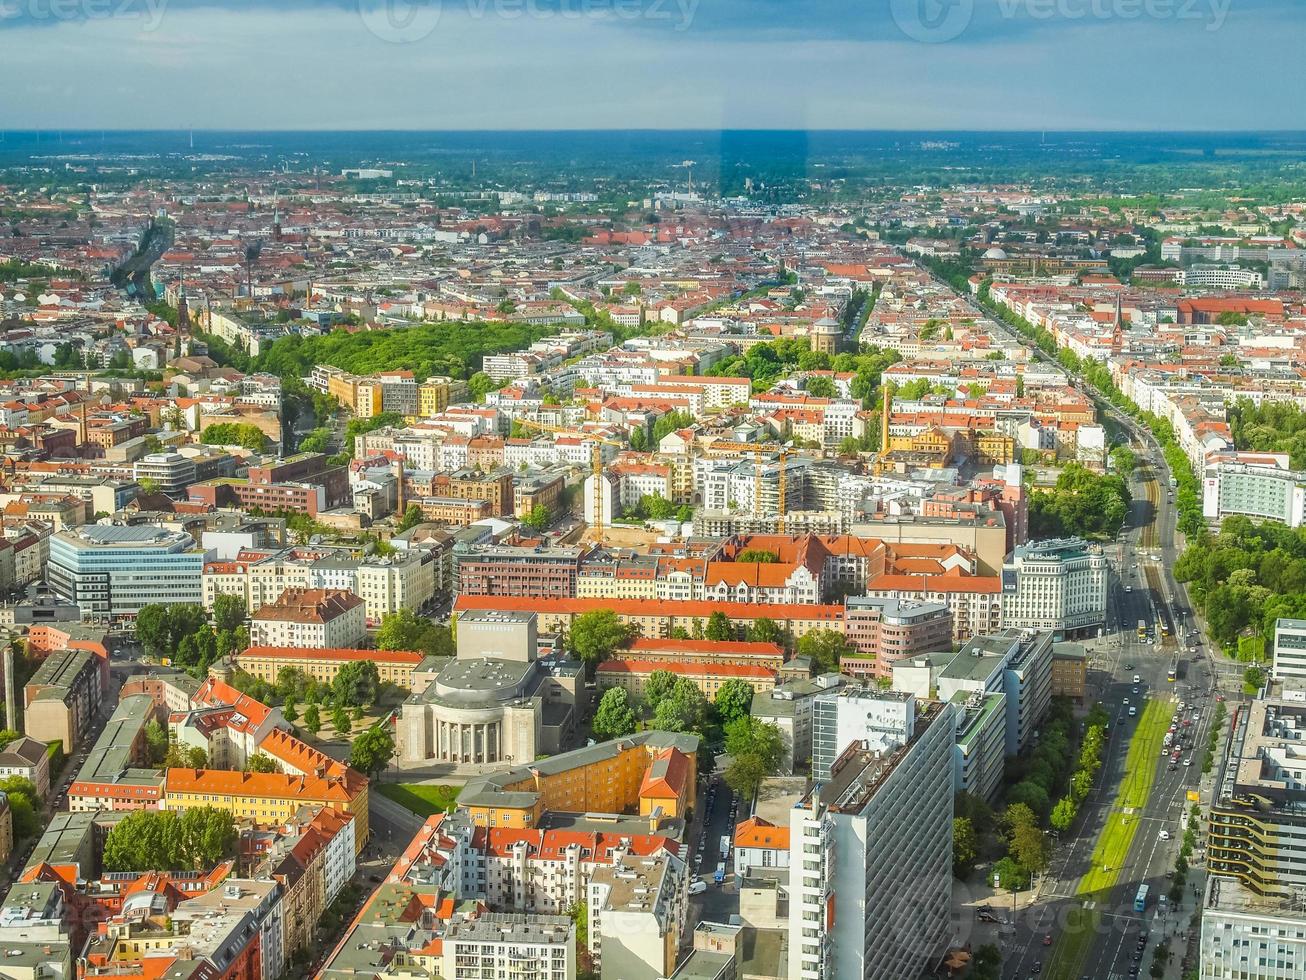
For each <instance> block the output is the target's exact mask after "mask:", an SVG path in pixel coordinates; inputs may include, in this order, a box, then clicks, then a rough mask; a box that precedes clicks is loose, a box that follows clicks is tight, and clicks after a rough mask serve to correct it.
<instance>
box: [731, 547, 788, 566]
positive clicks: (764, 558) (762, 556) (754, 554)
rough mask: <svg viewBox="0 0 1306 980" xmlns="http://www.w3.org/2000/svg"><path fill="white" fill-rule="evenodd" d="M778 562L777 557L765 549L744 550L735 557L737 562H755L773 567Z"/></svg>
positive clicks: (778, 557) (778, 558)
mask: <svg viewBox="0 0 1306 980" xmlns="http://www.w3.org/2000/svg"><path fill="white" fill-rule="evenodd" d="M779 560H780V556H779V555H777V554H776V553H775V552H774V551H768V550H767V549H766V548H745V549H744V550H743V551H741V552H740V553H739V554H738V555H736V556H735V561H737V562H756V563H757V564H761V565H773V564H775V563H776V562H777V561H779Z"/></svg>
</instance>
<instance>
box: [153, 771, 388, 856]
mask: <svg viewBox="0 0 1306 980" xmlns="http://www.w3.org/2000/svg"><path fill="white" fill-rule="evenodd" d="M367 792H368V790H367V779H366V778H364V777H363V776H362V775H361V774H359V773H357V772H355V771H354V770H353V769H350V768H348V767H347V766H340V772H339V774H336V775H328V776H314V775H300V776H292V775H288V774H286V773H282V772H230V771H228V770H225V769H169V770H168V775H167V778H166V779H165V781H164V786H163V799H162V800H160V801H159V809H161V810H189V809H192V808H194V807H203V806H211V807H216V808H217V809H219V810H225V811H226V812H227V813H230V814H231V815H232V817H233V818H235V820H236V821H237V822H240V821H248V822H252V823H256V824H261V825H268V824H280V823H285V822H287V821H289V820H290V818H291V817H293V816H294V815H295V813H296V812H297V811H298V810H299V808H300V807H301V806H327V807H330V808H331V809H333V810H341V811H343V812H345V813H351V814H353V817H354V827H355V850H356V851H362V849H363V845H364V844H366V843H367V836H368V814H367Z"/></svg>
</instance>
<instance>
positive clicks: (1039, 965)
mask: <svg viewBox="0 0 1306 980" xmlns="http://www.w3.org/2000/svg"><path fill="white" fill-rule="evenodd" d="M1034 972H1035V973H1042V972H1043V961H1042V960H1035V961H1034Z"/></svg>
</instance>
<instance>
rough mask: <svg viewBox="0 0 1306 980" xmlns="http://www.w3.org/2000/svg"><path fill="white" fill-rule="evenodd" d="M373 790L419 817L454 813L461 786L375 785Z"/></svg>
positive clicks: (434, 784) (431, 784) (429, 784)
mask: <svg viewBox="0 0 1306 980" xmlns="http://www.w3.org/2000/svg"><path fill="white" fill-rule="evenodd" d="M372 788H373V789H374V790H376V791H377V792H379V793H380V794H381V795H382V796H384V797H385V798H386V799H388V800H394V801H395V802H396V803H398V804H399V805H400V806H402V807H405V808H406V809H409V810H412V811H413V812H414V813H415V814H417V815H418V816H419V817H429V816H430V815H431V814H433V813H452V812H453V808H454V805H455V804H456V803H457V802H458V793H459V792H460V791H461V790H462V787H461V786H443V785H441V784H439V783H373V784H372Z"/></svg>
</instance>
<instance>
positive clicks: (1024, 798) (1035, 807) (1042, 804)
mask: <svg viewBox="0 0 1306 980" xmlns="http://www.w3.org/2000/svg"><path fill="white" fill-rule="evenodd" d="M1007 802H1008V803H1017V804H1021V803H1023V804H1024V805H1025V806H1027V807H1029V808H1030V810H1032V811H1033V812H1034V813H1036V814H1038V816H1039V818H1040V819H1041V818H1043V817H1046V816H1047V815H1048V813H1049V812H1051V810H1052V800H1051V799H1050V798H1049V797H1048V791H1047V790H1045V789H1044V788H1043V787H1042V786H1040V785H1039V784H1038V783H1036V782H1034V781H1033V780H1032V779H1026V780H1023V781H1021V782H1019V783H1017V784H1016V785H1015V786H1013V787H1011V789H1010V790H1008V792H1007Z"/></svg>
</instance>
